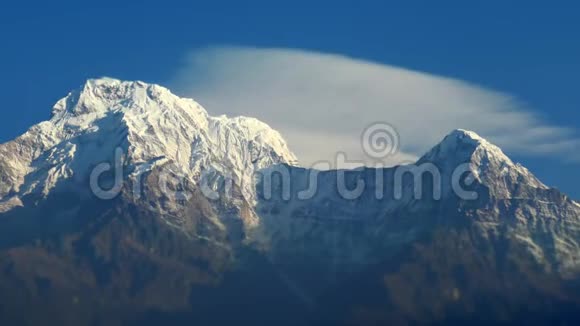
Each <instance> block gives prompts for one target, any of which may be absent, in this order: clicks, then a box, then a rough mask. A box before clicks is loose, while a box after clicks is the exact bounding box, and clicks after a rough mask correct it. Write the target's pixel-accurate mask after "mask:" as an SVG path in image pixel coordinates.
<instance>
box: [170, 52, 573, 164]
mask: <svg viewBox="0 0 580 326" xmlns="http://www.w3.org/2000/svg"><path fill="white" fill-rule="evenodd" d="M172 84H173V85H172V87H173V88H174V89H176V90H177V92H178V93H180V95H186V96H190V97H193V98H195V99H196V100H198V101H199V102H200V103H201V104H203V105H204V106H205V107H206V108H207V109H208V110H209V111H210V112H212V113H213V114H216V113H218V114H222V113H223V114H228V115H247V116H254V117H257V118H259V119H261V120H263V121H265V122H267V123H269V124H270V125H271V126H272V127H274V128H276V129H278V130H279V131H280V132H281V133H282V135H283V136H284V137H285V138H286V139H287V141H288V142H289V144H290V147H291V148H292V149H293V150H294V152H295V153H296V154H297V155H298V157H299V158H300V161H301V163H302V164H303V165H306V166H308V165H310V164H312V163H314V162H317V161H321V160H330V161H333V160H334V157H335V153H336V152H338V151H342V152H345V153H346V154H347V156H348V158H349V159H353V160H362V161H365V162H367V163H368V162H370V160H369V158H368V157H366V155H365V154H364V152H363V151H362V149H361V145H360V137H361V133H362V131H363V130H364V129H365V127H367V126H368V125H371V124H372V123H375V122H381V121H384V122H388V123H389V124H391V125H393V126H394V127H396V129H397V130H398V131H399V134H400V142H401V149H402V152H401V153H400V154H399V155H397V156H396V157H391V158H389V162H388V163H391V164H394V163H398V162H401V161H409V160H413V159H414V158H416V157H417V156H420V155H421V154H422V153H424V152H425V151H426V150H428V149H429V148H430V147H431V146H433V145H435V144H436V143H437V142H438V141H440V140H441V138H442V137H443V136H444V135H446V134H447V133H449V132H450V131H451V130H453V129H457V128H463V129H470V130H474V131H476V132H477V133H479V134H480V135H482V136H484V137H486V138H488V139H489V140H490V141H492V142H494V143H496V144H498V145H499V146H500V147H502V148H504V149H505V150H507V151H508V152H511V153H523V154H530V155H560V156H561V157H562V158H563V159H573V160H576V159H579V158H580V155H579V154H576V153H579V152H580V151H579V149H580V140H579V138H577V135H576V133H575V131H574V130H571V129H568V128H563V127H558V126H553V125H549V124H547V123H545V122H544V121H543V119H542V118H541V117H540V116H538V115H537V114H534V113H533V112H531V111H529V110H528V109H527V108H526V107H525V106H524V105H523V104H522V103H520V102H519V101H517V100H516V99H514V98H513V97H511V96H509V95H507V94H502V93H499V92H495V91H491V90H488V89H485V88H481V87H478V86H476V85H472V84H469V83H467V82H463V81H460V80H455V79H450V78H446V77H442V76H436V75H431V74H427V73H421V72H416V71H412V70H407V69H402V68H398V67H393V66H388V65H382V64H377V63H372V62H368V61H362V60H355V59H351V58H348V57H344V56H339V55H330V54H322V53H316V52H308V51H302V50H289V49H257V48H240V47H217V48H207V49H202V50H197V51H194V52H193V53H192V54H191V55H190V56H189V57H188V58H187V61H186V62H185V64H184V66H183V67H182V69H181V70H180V71H179V73H178V74H177V76H176V77H175V79H174V80H173V82H172ZM571 153H574V154H571Z"/></svg>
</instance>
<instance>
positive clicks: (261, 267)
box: [0, 78, 580, 324]
mask: <svg viewBox="0 0 580 326" xmlns="http://www.w3.org/2000/svg"><path fill="white" fill-rule="evenodd" d="M0 154H1V155H0V180H2V183H1V184H0V289H1V290H2V291H0V320H1V319H3V318H2V317H4V314H5V311H6V310H2V308H3V307H13V306H11V305H13V304H16V306H15V307H16V310H14V311H18V310H17V309H19V308H21V307H26V306H27V305H30V304H31V303H32V302H34V305H35V306H39V307H42V305H43V304H44V305H46V307H49V308H50V309H49V308H47V310H46V311H45V310H42V309H40V308H38V309H37V310H38V311H37V312H38V314H36V315H31V316H29V317H30V318H37V317H38V318H42V317H41V316H44V318H45V320H54V317H52V319H51V317H50V316H51V314H52V313H53V311H58V312H59V313H60V315H59V316H62V318H64V321H63V320H60V321H61V322H65V323H67V322H68V323H71V321H75V322H74V323H76V324H90V323H96V324H99V322H100V323H101V324H103V323H104V324H110V323H113V324H114V323H117V324H125V322H126V320H127V318H129V319H131V320H135V319H137V320H139V319H140V318H145V319H146V316H148V314H149V313H152V314H153V315H154V316H157V317H159V318H162V319H163V320H173V319H172V318H173V317H175V315H174V314H177V316H180V318H181V317H182V316H183V315H182V314H184V315H185V316H187V318H185V317H183V318H185V319H184V323H186V324H188V321H191V320H198V319H200V318H201V319H203V320H204V321H205V322H208V321H210V322H211V321H212V320H221V321H223V323H224V324H231V321H232V320H234V319H235V316H236V315H237V316H241V315H244V314H242V313H241V312H240V311H239V309H236V308H232V307H238V306H241V307H247V308H248V309H250V310H249V311H252V313H251V314H245V315H244V316H245V318H247V319H248V320H260V323H263V324H265V323H267V322H270V323H271V322H272V321H279V320H280V318H279V317H278V318H277V317H276V316H272V315H268V314H267V313H264V311H265V310H268V309H264V307H268V308H272V311H281V313H282V314H283V315H284V316H286V317H288V318H290V319H289V320H295V318H298V319H303V318H305V319H307V318H308V316H310V315H311V313H312V309H315V308H316V309H319V310H320V311H321V312H323V311H327V310H326V309H327V308H328V309H330V308H332V309H330V311H335V312H336V311H340V312H341V313H337V314H336V316H328V315H324V316H322V315H317V314H315V315H316V316H315V317H313V318H314V321H317V320H326V319H328V320H333V321H336V320H334V319H339V320H338V321H340V322H344V321H345V320H350V318H355V317H353V316H355V315H356V316H358V317H356V318H360V319H356V318H355V322H353V324H360V322H361V320H367V319H366V318H371V317H373V316H374V317H376V318H378V320H379V322H377V323H378V324H387V323H388V321H391V322H392V321H393V320H394V321H405V322H430V321H435V322H444V321H445V320H448V319H446V318H451V317H453V318H456V317H457V318H459V319H461V318H467V319H469V318H473V316H483V315H486V314H488V315H489V316H492V317H493V318H497V320H502V318H503V317H502V316H506V314H507V315H509V316H516V315H517V314H518V313H519V311H520V310H521V309H522V307H525V306H526V303H530V304H532V303H533V304H532V305H531V306H533V307H541V303H542V302H544V301H545V302H550V303H553V304H554V305H557V304H560V303H562V304H565V305H566V307H568V305H570V306H571V307H580V297H578V296H577V295H575V292H574V289H575V288H574V287H573V286H572V285H574V284H576V282H578V284H580V277H579V275H580V205H579V204H578V203H576V202H574V201H573V200H571V199H569V198H568V197H567V196H566V195H564V194H562V193H560V192H559V191H557V190H556V189H553V188H549V187H547V186H545V185H544V184H543V183H541V181H539V180H538V179H537V178H536V177H535V176H533V174H531V172H529V171H528V170H527V169H526V168H525V167H523V166H521V165H519V164H517V163H514V162H513V161H512V160H511V159H509V157H507V156H506V155H505V154H504V153H503V152H502V151H501V149H499V148H498V147H497V146H495V145H493V144H491V143H489V142H487V141H486V140H485V139H483V138H481V137H480V136H478V135H477V134H475V133H473V132H470V131H466V130H461V129H458V130H455V131H452V132H451V133H450V134H449V135H447V136H446V137H445V138H444V139H443V140H442V141H441V142H440V143H439V144H437V145H435V146H434V147H433V149H431V150H430V151H429V152H428V153H426V154H425V155H424V156H422V157H421V158H420V159H419V160H418V161H417V162H416V163H415V164H413V165H406V166H398V167H393V168H360V169H354V170H338V171H337V170H331V171H315V170H311V169H308V168H304V167H299V166H295V163H296V158H295V156H294V154H293V153H292V152H291V151H290V149H289V148H288V146H287V144H286V143H285V141H284V140H283V138H282V137H281V135H280V134H279V133H278V132H276V131H275V130H272V129H271V128H270V127H268V126H267V125H266V124H264V123H262V122H259V121H258V120H256V119H252V118H245V117H238V118H227V117H225V116H221V117H211V116H209V114H208V113H207V111H205V109H203V108H202V107H201V106H200V105H199V104H197V103H196V102H195V101H193V100H189V99H181V98H179V97H177V96H175V95H173V94H171V93H170V91H169V90H167V89H165V88H163V87H160V86H156V85H150V84H146V83H143V82H123V81H119V80H115V79H110V78H105V79H97V80H89V81H88V82H87V83H86V84H85V85H84V86H83V87H81V88H80V89H79V90H77V91H76V92H72V93H70V94H69V95H68V96H67V97H65V98H63V99H62V100H60V101H59V102H58V103H57V104H56V105H55V108H54V109H53V115H52V117H51V119H50V120H49V121H45V122H41V123H40V124H38V125H36V126H34V127H32V128H31V129H30V130H29V131H28V132H27V133H25V134H24V135H22V136H20V137H18V138H17V139H16V140H15V141H12V142H8V143H5V144H2V145H0ZM117 164H119V168H120V169H119V170H120V171H116V170H115V169H116V168H117ZM94 171H98V172H99V173H97V175H96V178H93V176H94ZM457 171H459V173H457ZM100 172H103V173H102V174H101V173H100ZM255 174H258V175H259V176H260V177H262V178H258V180H256V179H255V178H254V177H255ZM437 174H439V175H440V176H439V178H440V179H441V184H442V185H441V190H442V191H441V192H442V194H441V196H440V198H438V196H435V193H434V192H435V190H436V189H437V180H438V177H437ZM118 176H120V177H121V182H120V183H119V184H117V183H116V181H118V180H117V179H116V177H118ZM269 178H270V179H269ZM91 180H92V181H96V182H97V186H98V189H97V190H98V191H96V192H95V189H94V188H93V186H94V184H92V183H91V182H90V181H91ZM397 180H398V181H397ZM357 184H364V187H363V189H362V191H361V192H360V193H358V194H357V195H356V196H352V197H351V196H350V195H351V194H352V193H353V189H355V188H357ZM453 185H455V186H459V188H460V189H461V190H464V191H466V192H469V193H472V194H475V195H476V196H473V197H469V196H467V197H466V196H464V195H463V194H462V193H461V192H458V191H457V189H456V188H453ZM117 186H118V187H117ZM312 186H314V189H313V191H311V192H309V191H306V190H308V189H310V188H311V187H312ZM418 186H421V189H422V190H421V191H419V192H417V191H416V189H417V187H418ZM398 190H400V193H397V191H398ZM99 191H101V192H102V194H105V195H107V196H99ZM110 191H112V193H110V195H111V196H108V195H109V193H108V192H110ZM345 192H347V193H348V194H349V195H346V196H345ZM214 195H216V196H215V197H214ZM105 197H106V198H105ZM63 275H66V277H63ZM478 280H480V281H481V282H479V283H478ZM167 284H169V285H167ZM402 284H407V286H406V287H403V286H402ZM357 285H361V286H362V287H363V288H365V289H367V290H366V291H363V292H361V291H356V289H353V287H357ZM569 286H572V287H570V288H568V287H569ZM343 288H346V289H350V290H349V291H351V290H352V291H351V292H352V296H349V297H348V298H340V296H339V295H337V294H336V293H341V291H344V290H343ZM240 289H241V290H240ZM270 289H275V291H274V290H270ZM509 291H514V292H513V294H512V292H509ZM3 293H4V294H6V296H3V295H2V294H3ZM11 293H16V294H18V296H16V299H13V296H11V295H10V294H11ZM349 293H350V292H349ZM508 293H509V295H508ZM374 295H376V297H375V296H374ZM530 296H533V300H532V299H530ZM228 298H229V299H228ZM249 298H252V299H249ZM268 298H276V299H275V300H273V301H271V300H269V299H268ZM412 298H416V300H414V299H412ZM427 298H429V300H427ZM536 299H537V301H535V300H536ZM212 300H213V301H212ZM228 300H231V301H228ZM253 300H255V302H260V304H259V305H258V304H256V305H252V301H253ZM481 300H485V302H484V304H485V305H487V306H489V307H490V308H489V310H490V311H491V312H490V311H487V310H486V309H483V310H480V309H478V308H477V307H478V305H479V304H481V302H480V301H481ZM542 300H544V301H542ZM223 301H225V302H226V303H227V304H225V305H224V307H227V308H223V309H224V311H216V307H218V306H219V307H222V305H221V304H222V302H223ZM532 301H533V302H532ZM204 302H205V303H206V304H204ZM207 302H213V303H214V304H215V306H211V305H210V304H208V303H207ZM71 304H72V305H73V307H76V309H71ZM347 304H348V305H347ZM458 304H459V305H464V309H463V310H459V312H458V311H456V310H454V309H455V308H457V305H458ZM18 305H20V306H18ZM200 307H204V308H203V309H206V310H202V308H200ZM361 307H362V308H361ZM377 307H378V308H377ZM506 307H507V308H506ZM363 308H364V309H363ZM508 308H509V309H512V310H509V309H508ZM360 309H363V310H362V311H363V312H366V313H362V312H361V310H360ZM377 309H378V310H377ZM505 309H508V310H505ZM518 309H520V310H518ZM218 310H219V309H218ZM317 311H318V310H317ZM448 311H452V312H453V314H451V315H449V316H447V315H446V312H448ZM231 312H236V313H231ZM475 312H477V314H479V315H473V314H475ZM343 313H344V314H347V313H349V314H350V313H352V314H354V315H348V316H346V315H343ZM361 313H362V315H364V316H361ZM455 313H461V314H460V315H454V314H455ZM117 314H120V316H119V317H118V316H117ZM450 316H451V317H450ZM176 318H177V317H176ZM206 318H207V319H206ZM261 318H264V319H263V320H262V319H261ZM317 318H322V319H317ZM343 318H344V319H343ZM490 318H491V317H490ZM224 319H225V320H227V321H224ZM494 320H495V319H494Z"/></svg>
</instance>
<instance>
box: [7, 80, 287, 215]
mask: <svg viewBox="0 0 580 326" xmlns="http://www.w3.org/2000/svg"><path fill="white" fill-rule="evenodd" d="M117 148H120V149H122V152H123V154H124V155H123V166H124V168H125V169H126V170H132V171H140V172H141V173H143V172H146V171H147V170H149V169H151V168H152V167H153V166H155V165H156V164H157V165H158V164H166V163H168V162H170V163H173V166H175V167H177V168H178V169H179V170H180V171H179V173H180V176H181V175H183V176H185V177H188V178H191V179H192V180H193V179H195V178H196V177H199V175H200V174H201V173H202V172H204V173H209V171H218V172H219V173H221V174H223V175H226V176H228V177H231V178H232V179H233V180H234V182H235V183H236V184H238V185H241V186H242V188H243V189H242V192H243V195H244V197H246V199H248V200H250V201H251V200H252V198H253V193H254V192H253V182H252V181H253V180H252V178H253V177H254V176H253V173H254V172H255V171H257V170H260V169H262V168H264V167H267V166H270V165H272V164H277V163H289V164H293V163H294V162H295V161H296V158H295V156H294V154H293V153H292V152H291V151H290V150H289V148H288V146H287V144H286V142H285V141H284V140H283V139H282V137H281V136H280V134H279V133H278V132H277V131H275V130H273V129H271V128H270V127H269V126H268V125H266V124H265V123H263V122H260V121H258V120H256V119H253V118H247V117H235V118H228V117H226V116H219V117H212V116H210V115H208V113H207V112H206V110H205V109H203V108H202V107H201V106H200V105H199V104H198V103H196V102H195V101H193V100H191V99H184V98H179V97H177V96H176V95H173V94H172V93H171V92H170V91H169V90H168V89H166V88H163V87H161V86H158V85H150V84H146V83H143V82H140V81H137V82H125V81H120V80H116V79H110V78H101V79H93V80H89V81H87V82H86V84H85V85H84V86H83V87H82V88H80V89H78V90H76V91H73V92H71V93H70V94H68V95H67V96H66V97H64V98H63V99H61V100H60V101H58V102H57V103H56V105H55V106H54V108H53V110H52V117H51V119H50V120H48V121H44V122H41V123H39V124H37V125H35V126H33V127H32V128H30V129H29V130H28V131H27V132H26V133H25V134H24V135H22V136H20V137H18V138H17V139H15V140H14V141H11V142H8V143H5V144H2V145H0V180H2V183H1V184H0V210H8V209H10V208H11V207H13V206H17V205H19V204H20V202H21V199H22V198H23V197H25V196H27V195H30V194H36V195H40V196H47V195H48V194H49V193H50V192H51V191H52V190H53V189H54V188H56V187H58V186H59V185H61V184H64V183H65V181H66V182H69V181H73V182H76V183H77V184H81V185H82V186H84V188H85V189H86V190H88V182H87V180H88V175H89V173H90V172H91V170H92V168H93V167H94V166H95V165H97V164H99V163H102V162H106V161H109V162H112V161H113V160H114V159H115V152H116V149H117ZM80 189H82V188H80Z"/></svg>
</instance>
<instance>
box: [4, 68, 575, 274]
mask: <svg viewBox="0 0 580 326" xmlns="http://www.w3.org/2000/svg"><path fill="white" fill-rule="evenodd" d="M117 153H121V154H122V157H121V158H120V159H121V161H122V168H123V173H124V175H123V177H124V178H126V179H130V181H133V182H139V181H140V180H139V179H140V177H141V176H142V175H145V174H147V173H148V172H150V171H153V170H156V168H157V167H165V168H166V169H165V170H171V172H172V173H175V174H178V175H179V176H182V177H184V178H186V179H187V180H188V181H189V182H190V183H192V184H196V183H199V182H200V181H201V180H202V179H203V177H204V176H209V178H210V179H211V180H212V182H211V184H210V185H209V186H210V188H212V189H214V190H215V189H217V188H219V187H221V185H220V180H219V179H220V178H221V179H222V180H223V178H231V180H232V181H233V183H234V184H235V185H236V187H237V188H236V191H239V193H240V194H241V195H240V196H239V197H241V199H240V198H237V199H233V200H232V201H231V202H229V203H226V206H227V207H226V208H225V209H224V208H223V207H219V208H217V214H224V215H228V214H229V215H232V216H239V217H241V218H242V219H243V220H244V223H243V226H244V228H246V229H244V230H242V233H243V234H244V235H245V236H246V237H247V239H245V240H247V242H248V243H254V244H256V245H257V246H258V247H270V248H274V249H273V250H272V251H271V255H272V256H276V255H277V251H276V249H275V248H278V249H279V250H283V251H285V252H291V251H293V250H298V251H300V250H302V253H304V252H310V253H311V254H314V253H316V252H320V253H324V254H323V255H324V256H325V257H326V258H328V259H331V260H332V261H334V262H336V263H337V264H338V263H344V262H355V263H360V262H363V263H365V262H368V260H369V259H372V257H376V250H377V248H384V246H385V245H389V244H393V243H404V242H409V241H413V239H415V237H416V235H417V234H419V232H420V231H421V230H424V229H426V228H429V227H432V226H433V225H436V224H437V223H442V222H445V223H454V221H455V222H456V221H464V220H465V219H468V220H469V221H471V222H473V223H474V224H476V225H477V226H478V227H480V229H481V232H482V233H483V234H485V236H488V235H489V234H491V233H503V234H504V235H505V236H510V237H514V238H517V239H520V241H521V242H523V243H525V244H526V246H527V247H528V248H529V250H530V251H531V252H533V253H534V255H536V256H537V257H538V260H541V261H551V262H553V263H555V264H557V265H558V266H559V267H558V268H560V267H562V268H566V269H568V270H569V269H574V268H576V266H579V265H580V256H579V255H578V252H580V251H579V250H578V248H580V246H579V243H578V239H579V238H580V206H578V204H577V203H575V202H573V201H571V200H570V199H568V198H567V197H566V196H565V195H563V194H561V193H559V192H558V191H557V190H555V189H551V188H548V187H546V186H545V185H544V184H542V183H541V182H540V181H539V180H538V179H537V178H536V177H534V176H533V175H532V174H531V173H530V172H529V171H528V170H527V169H526V168H524V167H523V166H521V165H519V164H517V163H514V162H513V161H512V160H510V159H509V158H508V157H507V156H506V155H505V154H504V153H503V152H502V151H501V149H499V148H498V147H497V146H495V145H493V144H491V143H489V142H488V141H486V140H485V139H483V138H481V137H479V136H478V135H477V134H475V133H473V132H470V131H465V130H456V131H453V132H452V133H450V134H449V135H448V136H447V137H445V139H443V140H442V142H441V143H439V144H438V145H436V146H435V147H434V148H433V149H432V150H431V151H429V152H428V153H427V154H425V155H424V156H423V157H422V158H421V159H420V160H419V161H418V162H417V163H416V164H415V165H413V166H419V167H420V166H422V165H424V164H432V165H434V166H435V167H436V168H437V169H438V171H439V172H440V174H441V177H442V179H443V180H442V182H443V197H442V200H431V199H430V198H423V199H421V198H414V194H415V192H414V190H415V186H416V185H415V184H413V183H409V182H407V181H405V182H404V183H403V184H402V185H399V186H401V187H402V196H401V198H397V196H396V194H394V189H395V188H396V186H397V184H396V183H393V179H396V176H397V169H401V168H403V169H404V168H407V167H396V168H391V169H359V170H353V171H347V172H345V173H342V172H344V171H342V172H341V171H326V172H320V173H319V172H316V171H312V170H308V169H302V168H296V167H291V166H292V165H293V164H294V163H295V162H296V158H295V156H294V155H293V154H292V152H291V151H290V150H289V148H288V146H287V144H286V143H285V141H284V140H283V138H282V137H281V135H280V134H279V133H278V132H276V131H275V130H273V129H271V128H270V127H269V126H267V125H266V124H264V123H262V122H260V121H258V120H256V119H252V118H246V117H236V118H228V117H225V116H219V117H212V116H210V115H209V114H208V113H207V112H206V111H205V110H204V109H203V108H202V107H201V106H200V105H199V104H198V103H196V102H195V101H193V100H191V99H184V98H179V97H178V96H175V95H173V94H172V93H171V92H170V91H169V90H167V89H166V88H163V87H161V86H158V85H151V84H146V83H143V82H139V81H137V82H125V81H119V80H115V79H110V78H102V79H94V80H89V81H87V82H86V84H85V85H84V86H83V87H81V88H80V89H78V90H76V91H73V92H71V93H70V94H68V95H67V96H66V97H64V98H63V99H61V100H60V101H58V103H56V105H55V106H54V108H53V110H52V117H51V118H50V120H48V121H44V122H41V123H39V124H37V125H35V126H33V127H32V128H30V129H29V130H28V131H27V132H26V133H25V134H24V135H22V136H20V137H18V138H17V139H15V140H14V141H11V142H8V143H5V144H2V145H0V181H1V182H0V213H1V212H6V211H9V210H11V209H12V208H14V207H17V206H22V205H25V204H24V203H23V202H26V201H27V200H28V199H30V198H32V199H33V200H32V202H33V203H34V202H38V201H41V200H43V199H45V198H47V196H48V195H50V194H51V193H53V192H56V191H59V190H61V188H62V190H72V191H74V192H75V193H83V192H84V193H86V195H90V194H91V193H90V192H91V188H90V187H89V179H90V174H91V171H94V169H95V167H96V166H98V165H99V164H101V163H103V162H114V161H115V159H116V155H117ZM286 164H287V165H288V166H290V168H289V169H288V173H289V176H290V179H291V180H289V181H291V182H292V185H291V188H292V192H293V193H292V196H291V199H290V200H278V199H276V198H274V199H273V200H263V198H261V194H260V192H259V190H258V189H256V183H255V181H256V178H255V173H256V172H258V171H264V170H265V169H266V170H267V168H270V167H276V166H286ZM461 165H466V167H467V168H466V170H465V171H464V172H471V175H472V176H471V178H472V180H470V181H471V182H469V183H470V184H472V185H473V186H472V190H474V191H475V192H476V193H477V195H478V198H476V199H477V200H471V201H470V200H463V201H462V200H459V199H457V198H456V197H452V196H451V195H452V194H453V193H452V192H451V190H452V189H451V187H450V182H451V180H450V179H452V178H453V175H454V173H455V171H456V169H457V168H458V167H460V166H461ZM413 166H411V167H413ZM341 174H343V177H344V178H346V179H345V185H347V186H348V188H352V186H353V185H356V183H357V182H358V181H361V180H362V181H364V183H365V185H366V188H365V190H364V191H363V192H362V193H361V194H360V196H359V197H358V198H356V199H354V200H353V199H348V198H344V196H342V195H341V194H340V192H339V191H338V192H337V187H339V181H338V178H340V177H341V176H340V175H341ZM313 177H316V178H317V180H318V181H319V182H318V185H319V187H318V189H317V191H316V193H314V194H313V195H312V196H311V197H310V198H307V199H299V198H298V199H297V197H296V195H297V193H298V192H300V191H302V190H305V189H306V188H307V187H308V185H309V183H310V181H312V178H313ZM377 180H380V182H379V181H377ZM287 181H288V180H287ZM278 190H279V189H278ZM377 192H380V193H382V194H383V196H381V197H377V196H376V193H377ZM157 195H159V193H158V192H157V193H154V194H153V196H157ZM236 200H238V201H236ZM29 202H30V201H29ZM158 202H161V200H160V198H157V197H155V198H153V197H152V198H145V201H144V203H158ZM221 204H223V203H218V204H216V205H221ZM228 205H229V206H228ZM159 207H161V208H159ZM230 207H234V210H233V212H234V213H231V212H232V210H230V209H229V208H230ZM155 209H156V212H158V211H157V209H161V210H163V209H166V208H164V207H163V204H160V205H157V204H156V208H155ZM163 213H167V215H172V216H173V217H175V218H174V220H177V222H175V221H172V222H171V224H172V225H180V223H187V217H186V215H187V212H186V211H180V208H179V207H177V206H175V205H173V207H170V208H169V209H167V210H166V211H162V212H160V215H161V216H163ZM180 215H181V216H180ZM242 215H246V216H242ZM248 216H250V218H248ZM248 220H249V221H250V222H249V223H248ZM351 222H354V223H356V227H352V225H350V224H349V223H351ZM168 223H169V222H168ZM220 223H221V222H216V223H215V224H216V225H221V224H220ZM248 226H251V228H248ZM295 243H301V244H303V245H301V246H293V245H291V244H295ZM538 248H539V249H538Z"/></svg>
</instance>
